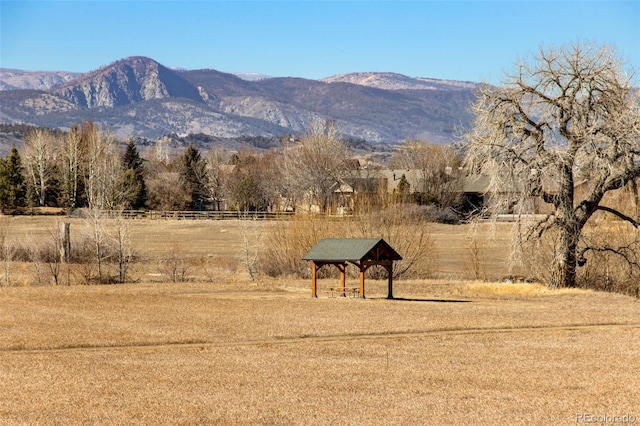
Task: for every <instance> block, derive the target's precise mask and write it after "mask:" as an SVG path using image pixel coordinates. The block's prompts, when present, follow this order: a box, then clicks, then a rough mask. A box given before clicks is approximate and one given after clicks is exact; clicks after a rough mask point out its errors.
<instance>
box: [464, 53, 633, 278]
mask: <svg viewBox="0 0 640 426" xmlns="http://www.w3.org/2000/svg"><path fill="white" fill-rule="evenodd" d="M474 112H475V116H476V118H475V123H474V128H473V130H472V131H471V132H470V133H469V134H468V135H467V139H466V148H467V150H468V151H467V152H468V156H467V165H468V166H469V167H470V168H471V170H473V171H474V172H476V173H482V174H485V175H487V176H490V177H491V181H492V187H493V189H497V188H503V189H504V188H518V191H514V192H515V193H517V194H518V195H519V196H521V197H530V196H539V197H541V198H542V199H544V201H546V202H547V203H550V204H552V205H553V207H554V214H552V215H550V216H549V217H548V218H546V219H545V220H544V221H542V222H540V223H538V224H537V225H536V226H535V227H534V228H533V229H529V234H528V235H529V236H533V237H539V236H541V235H542V234H543V233H545V232H546V231H548V230H552V229H553V230H556V231H558V237H557V241H556V246H555V256H554V259H553V262H552V263H553V265H552V272H551V278H550V281H551V282H550V284H551V285H552V286H561V287H563V286H574V285H575V283H576V281H575V280H576V266H577V264H578V263H582V262H583V259H580V253H581V251H580V244H581V239H580V237H581V232H582V229H583V227H584V226H585V224H586V223H587V222H588V221H589V219H590V218H591V217H592V216H593V214H594V213H595V212H596V211H597V210H601V209H604V208H605V207H604V206H603V205H601V202H602V200H603V197H604V196H605V194H606V193H607V192H609V191H612V190H616V189H619V188H622V187H624V186H625V185H628V184H632V183H633V182H634V181H635V179H636V178H637V177H638V176H640V162H639V159H640V158H639V154H640V108H639V103H638V91H637V89H636V90H634V88H633V86H632V79H631V76H630V75H628V74H626V73H625V72H624V63H623V62H622V61H621V60H620V59H619V57H618V55H617V53H616V52H615V50H614V49H612V48H610V47H607V46H594V45H589V44H583V43H576V44H573V45H570V46H565V47H561V48H549V49H541V51H540V53H539V55H538V56H535V57H533V58H532V60H531V61H523V62H521V63H518V64H517V65H516V68H515V73H514V74H512V75H508V76H507V77H506V79H505V81H504V82H503V85H502V86H501V87H493V86H489V85H485V86H484V87H482V89H481V90H480V93H479V99H478V102H477V103H476V104H475V106H474ZM584 182H587V184H586V187H587V188H588V189H587V190H586V191H585V192H584V194H583V195H580V196H578V195H576V192H575V188H576V185H578V184H581V183H584ZM499 192H503V191H499ZM511 201H516V200H511ZM607 210H608V211H610V212H611V213H613V214H615V215H617V216H618V217H619V218H621V219H623V220H626V221H628V222H629V223H631V224H633V225H634V226H637V225H638V224H637V222H636V221H635V219H632V217H631V216H634V217H635V216H636V212H633V213H623V212H620V211H618V210H614V209H610V208H607Z"/></svg>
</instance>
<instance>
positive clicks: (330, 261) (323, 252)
mask: <svg viewBox="0 0 640 426" xmlns="http://www.w3.org/2000/svg"><path fill="white" fill-rule="evenodd" d="M302 259H303V260H308V261H310V262H311V296H312V297H318V286H317V272H318V270H319V269H320V268H322V267H323V266H325V265H333V266H335V267H336V268H338V270H339V271H340V287H339V288H337V289H336V290H337V291H336V292H337V293H338V294H340V295H342V296H346V287H345V281H346V268H347V265H348V264H351V265H354V266H356V267H357V268H358V269H359V270H360V286H359V287H358V295H359V297H360V298H364V297H365V291H364V290H365V289H364V274H365V272H366V271H367V269H369V268H370V267H372V266H382V267H383V268H384V269H385V270H386V271H387V274H388V292H387V299H393V262H394V261H395V260H402V256H400V255H399V254H398V253H397V252H396V251H395V250H394V249H393V248H392V247H391V246H390V245H389V244H388V243H387V242H386V241H385V240H383V239H382V238H325V239H323V240H320V241H319V242H318V244H316V245H315V246H314V247H313V248H312V249H311V250H309V251H308V252H307V254H305V255H304V257H303V258H302Z"/></svg>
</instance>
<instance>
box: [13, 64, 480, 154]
mask: <svg viewBox="0 0 640 426" xmlns="http://www.w3.org/2000/svg"><path fill="white" fill-rule="evenodd" d="M476 86H477V85H476V83H471V82H460V81H450V80H436V79H429V78H412V77H408V76H404V75H401V74H395V73H351V74H343V75H338V76H333V77H328V78H326V79H323V80H310V79H303V78H295V77H278V78H271V77H267V76H264V75H255V74H238V75H234V74H229V73H224V72H220V71H216V70H213V69H201V70H184V69H173V68H169V67H166V66H164V65H162V64H160V63H158V62H157V61H155V60H153V59H150V58H146V57H139V56H138V57H130V58H125V59H121V60H119V61H116V62H114V63H112V64H110V65H107V66H104V67H101V68H99V69H97V70H95V71H92V72H89V73H70V72H55V71H51V72H46V71H41V72H28V71H21V70H11V69H0V105H1V109H0V123H24V124H31V125H35V126H46V127H53V128H63V129H64V128H68V127H69V126H70V125H71V124H73V123H79V122H81V121H83V120H89V119H90V120H93V121H95V122H97V123H99V124H100V125H101V126H103V127H104V128H107V129H109V130H110V131H111V132H112V133H114V134H115V135H116V136H118V137H121V138H128V137H144V138H148V139H157V138H159V137H161V136H163V135H166V134H187V133H204V134H209V135H214V136H218V137H239V136H281V135H283V134H285V133H290V134H299V133H301V132H303V131H304V130H305V129H306V128H307V127H308V124H309V123H310V122H311V121H312V120H313V119H316V118H320V119H330V120H334V121H335V123H336V125H337V127H338V130H339V131H340V132H341V133H342V134H343V135H344V136H346V137H351V138H355V139H362V140H365V141H368V142H371V143H397V142H399V141H402V140H404V139H413V138H416V139H422V140H427V141H430V142H433V143H449V142H452V141H454V139H455V133H456V130H457V129H460V128H465V127H467V126H468V125H469V123H470V120H471V114H470V112H469V106H470V104H471V103H472V102H473V101H474V99H475V97H474V90H475V88H476Z"/></svg>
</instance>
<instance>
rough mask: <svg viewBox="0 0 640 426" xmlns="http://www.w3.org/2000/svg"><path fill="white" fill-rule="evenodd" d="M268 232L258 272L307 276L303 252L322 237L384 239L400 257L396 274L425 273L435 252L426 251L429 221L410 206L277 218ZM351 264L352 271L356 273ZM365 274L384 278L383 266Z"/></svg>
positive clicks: (327, 270) (325, 271)
mask: <svg viewBox="0 0 640 426" xmlns="http://www.w3.org/2000/svg"><path fill="white" fill-rule="evenodd" d="M268 233H269V235H268V238H267V239H268V241H269V244H267V245H265V246H264V250H265V254H264V257H263V261H262V262H261V271H262V272H263V273H264V274H266V275H268V276H288V275H293V276H303V277H308V275H309V265H308V264H307V262H305V261H303V260H302V257H303V256H304V255H305V253H306V252H307V251H308V250H309V249H311V247H313V246H314V245H315V244H316V243H317V242H318V241H320V240H321V239H323V238H383V239H384V240H385V241H386V242H387V243H389V244H390V245H391V246H392V247H393V248H394V249H395V250H396V251H397V252H398V253H400V255H401V256H402V257H403V260H401V261H398V262H396V263H395V264H394V277H396V278H397V277H402V276H404V277H408V276H422V277H423V276H428V275H429V273H430V270H431V266H432V265H433V262H434V261H435V255H434V254H433V253H434V251H431V252H429V249H430V248H432V240H431V238H430V235H429V223H428V222H425V221H424V220H423V218H422V217H421V216H420V214H419V210H417V209H415V208H413V206H410V205H397V206H395V207H392V208H387V209H384V210H381V211H379V212H377V213H369V214H362V215H358V216H356V217H354V218H344V219H336V218H331V217H326V216H307V217H302V218H296V219H294V220H292V221H287V222H278V223H275V224H274V225H273V226H272V227H270V228H269V230H268ZM352 269H353V270H352V271H350V272H351V273H355V272H354V271H355V269H354V268H352ZM319 272H322V274H327V275H332V274H335V273H336V272H335V271H334V270H333V268H323V269H322V270H321V271H319ZM348 272H349V270H348ZM368 274H369V276H370V277H372V278H382V276H386V271H384V270H383V269H382V268H372V269H371V270H370V271H369V272H368ZM320 276H323V275H320Z"/></svg>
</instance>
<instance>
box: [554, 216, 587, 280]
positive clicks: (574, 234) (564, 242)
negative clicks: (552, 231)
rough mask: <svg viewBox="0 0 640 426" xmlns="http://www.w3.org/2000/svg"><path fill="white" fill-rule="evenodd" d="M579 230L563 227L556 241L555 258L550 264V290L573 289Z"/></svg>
mask: <svg viewBox="0 0 640 426" xmlns="http://www.w3.org/2000/svg"><path fill="white" fill-rule="evenodd" d="M579 234H580V230H579V229H576V228H575V227H570V226H563V227H561V228H560V234H559V235H558V240H557V241H556V247H555V257H554V258H553V261H552V263H551V277H550V282H549V286H550V287H552V288H562V287H575V286H576V268H577V253H576V252H577V246H578V237H579Z"/></svg>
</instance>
